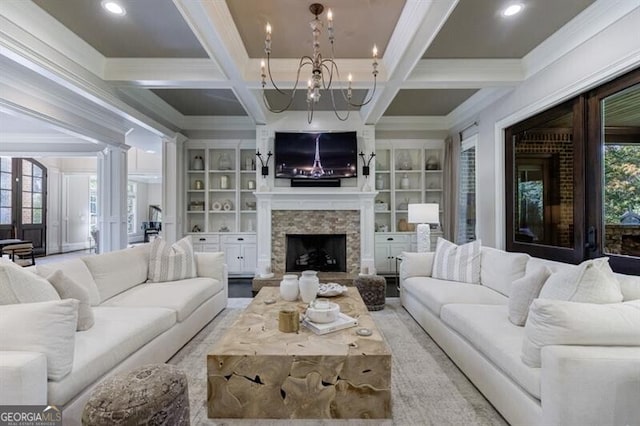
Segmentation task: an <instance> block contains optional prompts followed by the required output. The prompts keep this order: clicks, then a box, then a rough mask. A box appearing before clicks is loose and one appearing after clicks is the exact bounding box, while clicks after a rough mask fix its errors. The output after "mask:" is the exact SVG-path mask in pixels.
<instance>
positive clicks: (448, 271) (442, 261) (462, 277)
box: [431, 237, 480, 284]
mask: <svg viewBox="0 0 640 426" xmlns="http://www.w3.org/2000/svg"><path fill="white" fill-rule="evenodd" d="M431 276H432V277H433V278H439V279H442V280H449V281H459V282H464V283H471V284H479V283H480V240H477V241H473V242H470V243H467V244H463V245H461V246H458V245H456V244H454V243H452V242H450V241H447V240H445V239H444V238H440V237H438V243H437V244H436V254H435V258H434V261H433V270H432V273H431Z"/></svg>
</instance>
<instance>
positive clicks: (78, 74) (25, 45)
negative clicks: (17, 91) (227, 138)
mask: <svg viewBox="0 0 640 426" xmlns="http://www.w3.org/2000/svg"><path fill="white" fill-rule="evenodd" d="M15 3H16V2H15V1H14V0H8V4H11V5H14V4H15ZM22 3H26V2H20V4H22ZM29 3H30V2H29ZM4 4H5V2H4V1H0V5H4ZM18 10H21V9H18ZM12 19H14V18H13V17H12V18H11V19H9V18H8V17H7V16H6V15H4V14H3V15H0V58H3V57H4V58H6V60H10V61H12V62H14V63H15V64H18V65H19V66H21V67H24V68H25V69H26V70H29V71H33V72H34V73H36V74H38V75H40V76H41V77H42V78H44V79H46V80H47V83H46V85H45V88H46V89H45V91H46V92H48V91H51V92H55V91H56V90H57V89H60V88H61V89H65V90H67V91H69V92H70V93H73V94H75V95H77V96H78V97H79V98H78V100H77V103H82V102H86V101H88V102H90V103H92V104H93V105H95V107H96V108H101V109H103V110H104V111H105V113H106V114H115V115H118V116H120V117H121V119H124V120H127V121H130V122H132V123H134V124H136V125H139V126H141V127H143V128H146V129H147V130H149V131H151V132H153V133H156V134H159V135H162V134H170V133H172V131H171V130H170V129H167V128H165V127H164V126H162V125H161V124H159V123H157V122H154V121H153V120H151V119H150V118H149V117H146V116H145V115H143V114H141V113H140V112H139V111H137V110H135V109H134V108H131V107H130V106H129V105H127V104H126V103H124V102H122V101H121V100H120V99H118V98H117V96H116V95H115V94H114V89H113V88H111V87H110V86H109V85H108V84H107V83H106V82H104V81H103V80H101V79H100V77H99V76H98V75H96V74H93V73H92V72H90V71H89V70H88V69H87V68H84V67H83V66H82V65H80V64H78V63H76V62H74V61H73V60H72V59H70V58H69V57H67V56H65V55H64V54H62V53H61V52H59V51H58V50H56V49H55V48H53V47H52V46H51V44H52V43H53V41H52V40H47V41H46V42H45V41H43V40H40V39H39V38H37V37H36V36H34V35H33V34H32V33H30V32H29V31H28V30H27V29H25V28H22V27H20V26H19V25H18V24H17V23H16V22H13V21H12ZM22 20H23V19H18V20H17V21H18V22H21V21H22ZM27 28H28V27H27ZM74 37H76V36H75V35H74ZM25 74H30V73H29V72H27V73H25ZM80 98H82V99H83V101H81V100H80Z"/></svg>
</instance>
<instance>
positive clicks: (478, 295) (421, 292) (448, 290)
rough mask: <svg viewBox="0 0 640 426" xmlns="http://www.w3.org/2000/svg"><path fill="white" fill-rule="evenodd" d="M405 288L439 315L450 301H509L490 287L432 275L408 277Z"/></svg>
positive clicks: (495, 302)
mask: <svg viewBox="0 0 640 426" xmlns="http://www.w3.org/2000/svg"><path fill="white" fill-rule="evenodd" d="M404 290H406V291H408V292H409V293H411V294H413V295H414V296H415V297H416V298H417V299H418V300H420V301H421V302H422V303H424V304H425V305H426V306H427V307H428V308H429V309H430V310H431V311H432V312H433V313H434V314H436V315H438V316H440V310H441V308H442V307H443V306H444V305H447V304H449V303H480V304H485V305H506V304H507V301H508V299H507V298H506V297H504V296H503V295H501V294H500V293H498V292H497V291H493V290H491V289H490V288H489V287H485V286H482V285H475V284H467V283H458V282H455V281H444V280H439V279H436V278H431V277H413V278H407V279H406V280H404ZM505 318H506V317H505Z"/></svg>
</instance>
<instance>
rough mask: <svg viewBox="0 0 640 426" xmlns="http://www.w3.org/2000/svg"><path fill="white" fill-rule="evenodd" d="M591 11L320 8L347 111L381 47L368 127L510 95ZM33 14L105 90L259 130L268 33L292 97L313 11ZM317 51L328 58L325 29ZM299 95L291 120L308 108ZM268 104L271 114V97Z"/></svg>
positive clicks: (218, 4) (125, 1)
mask: <svg viewBox="0 0 640 426" xmlns="http://www.w3.org/2000/svg"><path fill="white" fill-rule="evenodd" d="M593 2H594V0H562V1H558V0H522V1H519V3H521V4H523V5H524V10H523V11H522V12H521V13H520V14H519V15H516V16H514V17H511V18H505V17H504V16H502V15H501V10H502V9H503V8H504V7H505V6H506V5H508V4H510V3H513V1H510V0H341V1H339V2H334V3H326V4H325V7H326V8H329V7H331V8H332V11H333V16H334V21H333V22H334V27H335V57H336V58H337V62H338V65H339V66H340V72H341V77H342V78H343V79H344V78H345V75H346V74H347V73H349V72H352V73H353V74H354V89H355V90H354V99H356V100H358V99H363V98H365V96H367V93H368V90H367V89H369V88H370V87H371V85H372V77H371V48H372V46H373V45H374V44H375V45H376V46H377V48H378V52H379V58H380V59H379V61H380V75H379V76H378V90H377V92H376V96H375V97H374V99H373V101H372V102H371V103H370V104H369V105H367V106H366V107H363V108H362V110H361V111H360V114H361V116H362V117H363V120H364V121H365V122H367V123H376V122H377V121H378V120H379V119H380V118H381V117H383V116H399V115H402V116H447V115H448V114H450V113H452V112H453V111H454V110H456V108H458V107H460V106H461V105H462V104H464V103H465V102H467V101H469V100H470V99H472V98H473V97H474V96H475V95H476V94H477V93H478V91H481V90H484V89H494V88H504V87H509V86H513V85H515V84H517V83H518V82H520V81H522V79H524V78H525V74H526V70H523V68H522V64H521V61H520V60H521V59H522V58H524V57H526V56H527V55H528V54H529V53H531V52H532V50H534V49H535V48H536V46H538V45H539V44H540V43H541V42H543V41H544V40H545V39H547V38H548V37H550V36H551V35H552V34H554V32H556V31H557V30H558V29H560V28H561V27H562V26H564V25H565V24H567V23H568V22H569V21H571V20H572V19H573V18H574V17H576V16H577V15H578V14H580V13H581V12H582V11H584V10H585V9H586V8H587V7H589V6H590V5H591V4H592V3H593ZM33 3H35V5H37V6H38V7H40V8H41V9H42V10H43V11H45V12H46V13H47V14H49V15H50V17H51V18H52V19H54V20H56V21H57V22H59V23H60V24H62V25H63V26H65V27H66V28H67V29H69V30H70V31H71V32H72V33H73V34H74V37H76V36H77V37H79V38H80V39H82V40H83V41H84V42H86V43H87V44H88V45H90V46H91V47H92V48H93V49H95V50H96V51H97V52H98V53H99V54H100V55H102V56H103V57H104V58H105V60H106V66H105V67H104V70H103V75H101V76H100V77H101V78H103V79H104V80H105V81H107V82H109V84H111V85H113V86H114V87H116V88H118V90H121V91H123V92H125V93H126V92H127V90H132V91H133V90H134V89H135V90H139V89H140V88H143V89H148V90H149V92H148V96H145V97H144V99H141V98H139V97H138V96H137V95H136V98H138V99H137V102H142V103H144V102H151V103H152V104H153V103H154V102H155V103H156V104H157V103H159V104H161V105H164V107H165V109H166V108H169V109H170V110H172V111H174V112H175V113H176V114H180V115H182V116H187V117H188V116H211V115H214V116H238V115H239V116H249V118H251V119H253V121H255V122H257V123H260V122H266V121H268V119H269V117H270V113H269V112H268V111H267V110H266V108H265V107H264V105H263V97H262V92H261V90H260V60H261V59H262V58H263V57H264V56H265V54H264V38H265V25H266V23H267V22H269V23H270V24H271V26H272V28H273V34H272V49H273V53H272V61H271V65H272V67H273V69H274V70H277V71H274V78H275V79H276V81H277V82H278V84H281V85H282V86H284V87H288V88H290V87H292V86H293V82H294V81H295V80H296V75H295V68H296V67H297V64H298V61H299V59H296V58H299V57H300V56H302V55H310V54H311V49H312V46H311V43H312V38H311V29H310V26H309V21H311V20H312V19H313V15H312V14H311V13H310V12H309V4H310V3H312V2H311V1H307V2H304V1H300V0H226V1H225V0H119V3H120V4H121V5H122V6H123V7H124V8H125V9H126V14H125V15H124V16H112V15H108V14H107V13H106V12H105V11H104V10H103V8H102V7H101V3H100V1H99V0H33ZM326 14H327V11H326V9H325V12H324V13H323V14H322V15H321V17H320V18H321V19H322V20H323V21H324V20H326ZM321 47H322V52H323V56H324V57H329V56H331V52H330V49H329V43H328V40H327V36H326V24H325V30H324V33H323V34H322V36H321ZM306 79H307V76H301V80H302V81H303V82H306ZM305 87H306V83H303V84H302V89H301V91H300V93H299V94H298V95H299V96H298V97H296V99H295V100H294V102H293V109H295V110H306V108H307V104H306V99H305V97H304V95H305ZM132 93H133V92H132ZM135 93H136V94H137V93H139V92H135ZM335 93H336V94H337V95H336V96H335V98H336V99H340V98H341V97H342V95H341V94H340V93H339V92H335ZM133 97H134V96H132V95H129V98H133ZM266 98H267V100H268V102H269V103H270V104H273V105H274V106H276V107H277V105H276V104H277V103H278V102H279V101H278V100H277V99H276V94H275V93H273V92H272V91H268V92H267V94H266ZM322 102H323V103H322V104H320V105H319V106H318V108H317V109H318V110H327V109H330V108H331V106H330V102H331V97H330V96H329V95H328V94H325V95H324V97H323V99H322ZM151 108H152V107H151Z"/></svg>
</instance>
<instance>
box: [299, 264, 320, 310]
mask: <svg viewBox="0 0 640 426" xmlns="http://www.w3.org/2000/svg"><path fill="white" fill-rule="evenodd" d="M298 284H299V287H300V298H301V299H302V301H303V302H304V303H311V302H312V301H313V299H315V298H316V296H317V295H318V289H319V288H320V280H319V279H318V272H316V271H302V276H301V277H300V279H299V280H298Z"/></svg>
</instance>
